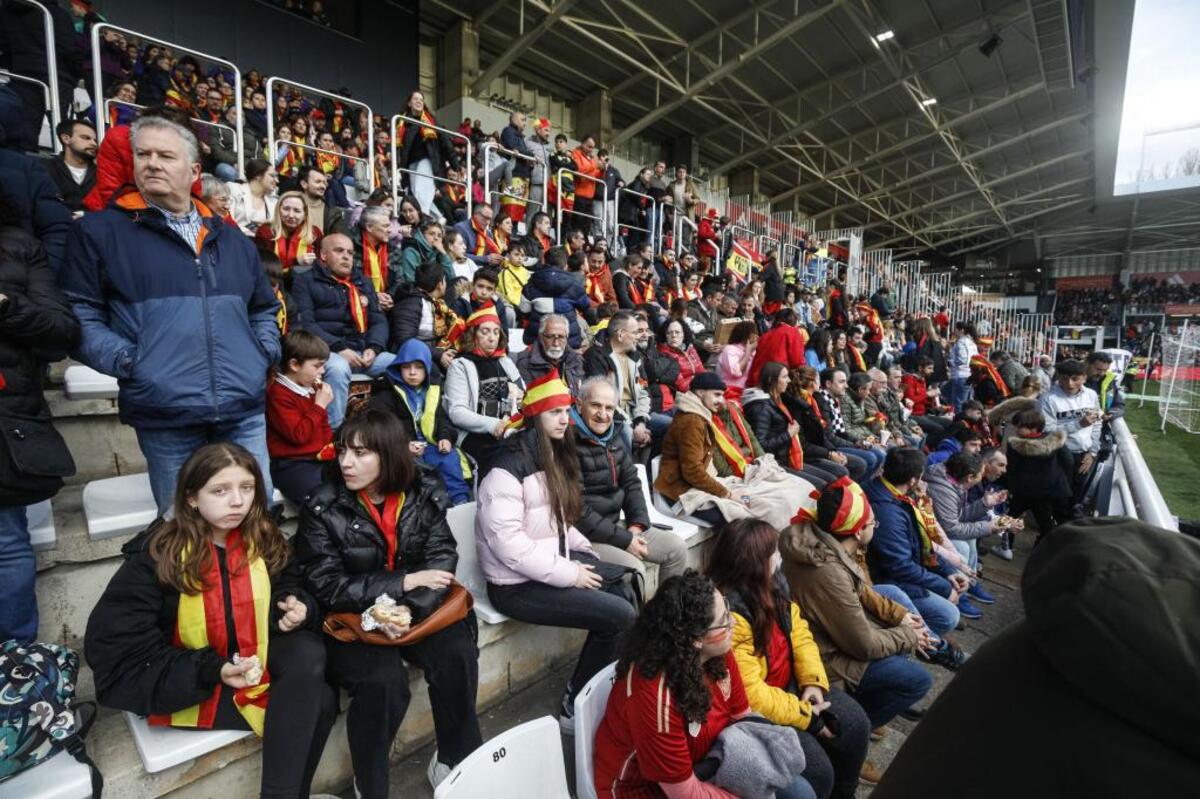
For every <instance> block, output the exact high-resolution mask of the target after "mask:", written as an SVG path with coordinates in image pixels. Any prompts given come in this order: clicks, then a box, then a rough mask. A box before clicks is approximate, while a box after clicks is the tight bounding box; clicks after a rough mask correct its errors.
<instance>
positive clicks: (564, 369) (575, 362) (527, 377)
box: [513, 314, 583, 397]
mask: <svg viewBox="0 0 1200 799" xmlns="http://www.w3.org/2000/svg"><path fill="white" fill-rule="evenodd" d="M569 330H570V326H569V325H568V323H567V318H566V317H565V316H562V315H561V314H550V315H548V316H544V317H542V326H541V329H540V330H539V331H538V337H537V340H536V341H534V342H533V346H532V347H527V348H526V349H524V350H522V351H521V352H520V353H518V354H517V356H516V357H515V358H514V359H513V360H514V361H515V362H516V364H517V371H519V372H520V373H521V378H522V379H523V380H524V381H525V385H529V384H531V383H532V382H533V381H535V380H537V379H538V378H540V377H542V376H543V375H545V374H546V373H548V372H549V371H550V370H551V369H557V370H558V375H559V377H561V378H562V379H563V380H565V381H566V383H567V386H568V387H569V388H570V389H571V396H573V397H578V396H579V387H580V385H581V384H582V383H583V358H582V357H580V355H579V353H578V352H576V351H575V350H573V349H571V348H570V347H568V346H567V335H568V332H569Z"/></svg>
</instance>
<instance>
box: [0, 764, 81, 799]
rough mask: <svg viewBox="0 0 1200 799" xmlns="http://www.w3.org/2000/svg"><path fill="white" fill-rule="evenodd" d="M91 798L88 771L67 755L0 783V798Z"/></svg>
mask: <svg viewBox="0 0 1200 799" xmlns="http://www.w3.org/2000/svg"><path fill="white" fill-rule="evenodd" d="M91 795H92V775H91V772H90V771H89V770H88V767H87V766H85V765H84V764H82V763H80V762H79V761H78V760H76V759H75V758H73V757H72V756H71V755H70V754H68V753H67V752H59V753H58V754H57V755H55V756H54V757H52V758H50V759H48V760H44V761H42V762H41V763H38V764H37V765H36V766H34V767H33V768H31V769H28V770H26V771H22V772H21V773H20V774H18V775H17V776H15V777H13V778H11V779H8V780H5V781H4V782H3V783H0V796H11V797H13V798H14V799H17V797H20V799H89V797H90V796H91Z"/></svg>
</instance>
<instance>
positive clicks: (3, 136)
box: [0, 86, 71, 275]
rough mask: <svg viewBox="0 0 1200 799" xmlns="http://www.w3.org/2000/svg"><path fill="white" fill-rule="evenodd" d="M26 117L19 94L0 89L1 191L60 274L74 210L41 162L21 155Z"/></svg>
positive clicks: (24, 226) (55, 271) (10, 90)
mask: <svg viewBox="0 0 1200 799" xmlns="http://www.w3.org/2000/svg"><path fill="white" fill-rule="evenodd" d="M24 114H25V107H24V105H23V104H22V102H21V98H20V97H18V96H17V93H16V92H14V91H13V90H12V89H11V88H9V87H8V86H0V189H3V191H4V194H5V196H7V197H8V199H9V202H11V203H13V204H14V205H16V207H17V210H18V211H19V218H20V224H21V226H22V227H23V228H24V229H25V231H26V232H28V233H32V234H33V235H34V236H35V237H37V239H38V241H40V242H41V243H42V249H43V250H45V251H46V261H47V263H49V265H50V268H51V269H53V270H54V273H55V274H56V275H57V274H58V273H59V272H61V271H62V263H63V246H64V244H65V243H66V240H67V228H68V227H70V225H71V211H70V209H68V208H67V206H66V205H65V204H64V203H63V201H62V192H60V191H59V190H58V186H57V185H56V184H55V183H54V181H53V180H52V179H51V178H50V173H49V172H47V171H46V167H45V166H43V165H42V162H41V161H40V160H38V159H37V158H33V157H31V156H28V155H25V154H24V153H22V152H19V148H20V147H21V146H22V143H23V142H22V140H23V138H24V130H25V128H26V121H25V119H24Z"/></svg>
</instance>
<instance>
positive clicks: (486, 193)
mask: <svg viewBox="0 0 1200 799" xmlns="http://www.w3.org/2000/svg"><path fill="white" fill-rule="evenodd" d="M479 151H480V153H481V155H480V156H479V157H480V158H482V159H483V164H484V169H483V197H484V199H485V200H487V201H488V202H489V203H490V202H491V199H492V195H493V194H494V195H495V196H497V197H508V198H509V199H510V200H520V201H521V202H523V203H525V205H526V207H527V208H528V210H529V211H530V212H532V213H534V214H536V213H537V211H536V210H534V208H529V206H535V207H536V208H538V209H540V208H544V207H545V203H543V202H538V201H536V200H534V199H533V174H532V173H530V177H529V190H530V191H529V196H527V197H521V196H520V195H517V194H513V193H512V192H511V191H510V190H509V189H508V188H505V189H504V190H503V191H492V170H490V169H488V168H487V162H488V153H489V152H497V153H501V154H506V155H510V156H512V157H514V158H517V159H518V160H521V161H529V162H530V163H532V164H533V165H534V166H537V165H538V164H539V163H541V162H540V161H538V159H537V158H536V157H535V156H532V155H525V153H521V152H517V151H516V150H510V149H508V148H507V147H502V146H501V145H499V144H496V143H495V142H490V141H489V142H485V143H484V144H483V146H482V147H480V148H479ZM543 199H545V198H544V197H543ZM530 218H532V216H531V217H530Z"/></svg>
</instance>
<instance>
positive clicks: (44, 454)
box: [0, 193, 79, 641]
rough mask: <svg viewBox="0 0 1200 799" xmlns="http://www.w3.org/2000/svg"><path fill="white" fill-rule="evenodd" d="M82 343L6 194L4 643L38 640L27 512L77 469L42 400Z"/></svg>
mask: <svg viewBox="0 0 1200 799" xmlns="http://www.w3.org/2000/svg"><path fill="white" fill-rule="evenodd" d="M78 342H79V321H78V320H77V319H76V318H75V314H73V313H72V312H71V309H70V307H69V306H68V305H67V303H66V300H64V299H63V296H62V292H60V291H59V289H58V284H57V282H56V280H55V276H54V272H53V271H52V270H51V269H50V267H49V266H48V265H47V263H46V254H45V252H43V250H42V245H41V244H40V243H38V240H37V239H36V238H34V237H33V236H31V235H30V234H28V233H26V232H25V231H24V230H22V229H21V217H20V213H19V211H18V210H17V208H16V206H15V205H14V204H13V203H11V202H10V201H9V200H8V198H7V197H5V196H4V195H3V194H2V193H0V641H5V640H8V639H10V638H16V639H18V640H20V641H31V640H33V639H34V637H35V636H36V635H37V624H38V617H37V601H36V600H35V598H34V593H33V585H34V556H33V547H32V546H31V545H30V543H29V527H28V522H27V520H26V515H25V506H26V505H32V504H34V503H36V502H41V501H42V500H44V499H49V498H50V497H52V496H54V495H55V494H56V493H57V492H58V489H59V488H61V487H62V478H63V477H68V476H70V475H72V474H74V473H75V464H74V463H73V462H72V460H71V453H70V452H69V451H68V450H67V445H66V444H65V443H64V442H63V440H62V437H61V436H59V435H58V433H57V432H56V431H55V430H54V426H53V425H52V424H51V423H50V409H49V408H48V407H47V406H46V400H45V398H44V397H43V396H42V373H43V371H44V367H45V365H46V364H47V363H50V362H52V361H57V360H60V359H62V358H65V357H66V356H67V352H68V350H70V349H71V348H72V347H74V346H75V345H76V344H77V343H78Z"/></svg>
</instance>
